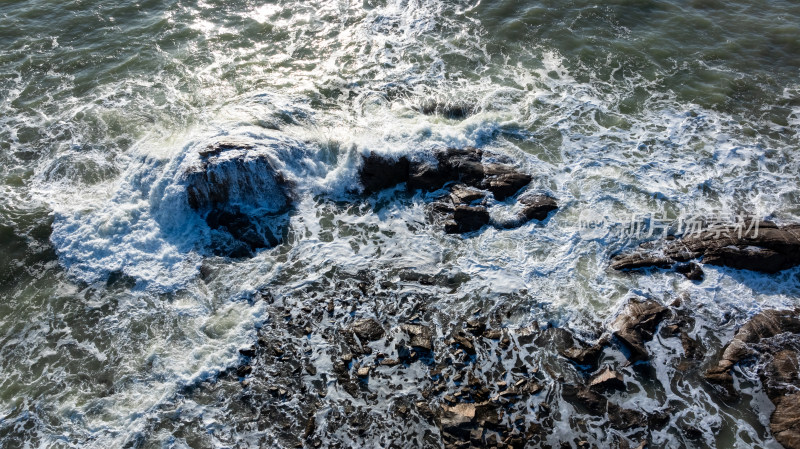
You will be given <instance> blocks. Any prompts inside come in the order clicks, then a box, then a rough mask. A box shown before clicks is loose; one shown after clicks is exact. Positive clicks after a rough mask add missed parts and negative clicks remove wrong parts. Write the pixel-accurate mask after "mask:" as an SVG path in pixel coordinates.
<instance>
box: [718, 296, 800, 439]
mask: <svg viewBox="0 0 800 449" xmlns="http://www.w3.org/2000/svg"><path fill="white" fill-rule="evenodd" d="M799 355H800V309H795V310H767V311H764V312H761V313H759V314H757V315H755V316H754V317H753V318H752V319H750V321H748V322H747V323H745V324H744V325H743V326H742V327H741V328H739V330H738V331H737V332H736V334H735V335H734V337H733V339H732V340H731V341H730V342H729V343H728V344H727V345H726V346H725V347H724V348H723V350H722V353H721V354H720V356H719V362H717V364H716V365H714V366H712V367H710V368H709V369H708V370H707V371H706V373H705V377H706V379H707V380H708V381H709V382H712V383H714V384H716V385H720V386H721V387H723V389H724V392H725V394H726V395H727V396H729V397H731V398H732V397H735V396H736V391H735V389H734V382H733V376H732V374H731V369H732V368H733V366H734V365H736V364H737V363H741V362H744V361H747V360H752V359H756V360H759V359H760V360H761V361H762V362H763V363H759V364H758V365H757V367H758V368H759V369H758V373H759V377H760V378H761V382H762V384H763V386H764V390H765V391H766V393H767V397H769V399H770V400H771V401H772V403H773V404H775V411H774V412H773V413H772V416H771V417H770V429H771V430H772V433H773V435H774V436H775V439H777V440H778V442H779V443H781V444H782V445H783V447H785V448H787V449H798V448H800V405H798V404H800V370H799V369H798V356H799Z"/></svg>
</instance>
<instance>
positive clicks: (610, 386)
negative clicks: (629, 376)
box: [589, 366, 625, 391]
mask: <svg viewBox="0 0 800 449" xmlns="http://www.w3.org/2000/svg"><path fill="white" fill-rule="evenodd" d="M589 388H592V389H594V390H598V391H602V390H624V389H625V379H624V377H623V376H622V374H621V373H618V372H616V371H614V370H613V369H611V367H609V366H607V367H605V368H604V369H603V370H602V371H600V372H599V373H597V374H595V375H594V376H592V378H591V380H590V381H589Z"/></svg>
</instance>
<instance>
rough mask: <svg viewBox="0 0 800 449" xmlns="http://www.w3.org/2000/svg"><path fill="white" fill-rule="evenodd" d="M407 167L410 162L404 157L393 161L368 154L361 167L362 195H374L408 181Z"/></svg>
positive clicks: (371, 153)
mask: <svg viewBox="0 0 800 449" xmlns="http://www.w3.org/2000/svg"><path fill="white" fill-rule="evenodd" d="M409 167H410V162H409V160H408V158H407V157H405V156H402V157H399V158H396V159H393V158H390V157H384V156H379V155H377V154H375V153H374V152H370V154H369V156H367V157H365V158H364V159H363V166H362V167H361V185H362V186H363V187H364V193H367V194H369V193H374V192H377V191H379V190H383V189H388V188H389V187H392V186H395V185H397V184H400V183H401V182H406V181H408V173H409Z"/></svg>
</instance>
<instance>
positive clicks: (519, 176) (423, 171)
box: [360, 147, 558, 234]
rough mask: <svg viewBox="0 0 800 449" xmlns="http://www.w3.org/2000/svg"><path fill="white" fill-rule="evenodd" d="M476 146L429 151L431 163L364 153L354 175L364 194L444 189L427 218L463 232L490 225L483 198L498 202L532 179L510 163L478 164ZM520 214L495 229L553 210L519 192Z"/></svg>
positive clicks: (544, 200)
mask: <svg viewBox="0 0 800 449" xmlns="http://www.w3.org/2000/svg"><path fill="white" fill-rule="evenodd" d="M484 159H485V155H484V153H483V152H482V151H481V150H479V149H476V148H471V147H467V148H461V149H458V148H451V149H447V150H442V151H438V152H436V153H435V161H409V159H408V158H406V157H399V158H392V157H389V156H379V155H377V154H375V153H370V154H369V155H367V156H365V157H364V158H363V163H362V168H361V172H360V179H361V184H362V186H363V187H364V192H365V193H367V194H369V193H374V192H376V191H378V190H381V189H386V188H389V187H392V186H394V185H397V184H399V183H402V182H405V183H406V186H407V188H408V189H409V190H422V191H424V192H432V191H436V190H439V189H443V188H444V189H447V190H449V195H444V196H442V197H440V198H439V199H438V200H436V201H434V202H433V203H431V205H430V207H429V209H430V215H431V218H432V219H433V220H434V221H436V222H441V223H442V225H443V227H444V229H445V232H447V233H450V234H464V233H469V232H475V231H478V230H480V229H481V228H483V227H484V226H486V225H489V224H491V223H492V220H491V217H490V214H489V209H488V207H487V202H488V196H489V195H490V194H491V196H492V197H493V198H494V200H496V201H504V200H506V199H507V198H510V197H513V196H515V195H516V194H517V193H518V192H520V191H521V190H522V189H524V188H525V187H526V186H528V184H530V182H531V180H532V177H531V176H530V175H528V174H526V173H522V172H520V171H518V170H517V169H516V168H514V167H513V166H511V165H507V164H500V163H496V162H486V161H484ZM518 203H519V205H520V206H521V210H520V211H519V212H518V213H517V214H516V216H515V217H514V218H513V219H509V220H504V221H502V222H498V223H495V225H496V226H497V227H499V228H506V229H508V228H515V227H519V226H522V225H523V224H525V223H527V222H528V221H530V220H544V219H546V218H547V216H548V214H550V213H551V212H552V211H554V210H556V209H558V205H557V203H556V200H555V199H554V198H552V197H549V196H546V195H541V194H534V193H527V192H526V193H525V194H523V195H521V196H520V197H519V198H518Z"/></svg>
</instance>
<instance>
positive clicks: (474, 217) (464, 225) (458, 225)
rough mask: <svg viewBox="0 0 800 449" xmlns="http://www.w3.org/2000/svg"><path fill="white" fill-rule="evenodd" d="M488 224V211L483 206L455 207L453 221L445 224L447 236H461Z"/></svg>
mask: <svg viewBox="0 0 800 449" xmlns="http://www.w3.org/2000/svg"><path fill="white" fill-rule="evenodd" d="M487 224H489V211H487V210H486V208H485V207H483V206H456V207H455V209H454V210H453V221H452V222H449V223H446V224H445V228H444V230H445V232H447V233H448V234H463V233H466V232H473V231H477V230H479V229H480V228H482V227H484V226H486V225H487Z"/></svg>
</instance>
